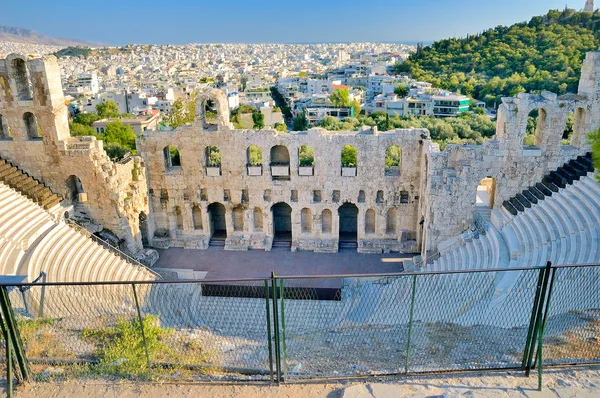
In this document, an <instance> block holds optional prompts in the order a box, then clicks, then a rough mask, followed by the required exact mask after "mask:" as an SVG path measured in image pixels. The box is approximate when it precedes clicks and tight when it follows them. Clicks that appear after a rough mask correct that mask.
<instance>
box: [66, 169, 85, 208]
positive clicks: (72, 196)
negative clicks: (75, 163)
mask: <svg viewBox="0 0 600 398" xmlns="http://www.w3.org/2000/svg"><path fill="white" fill-rule="evenodd" d="M66 184H67V190H68V193H67V198H68V199H69V200H70V201H71V202H77V201H79V194H81V193H84V192H85V191H84V190H83V184H82V183H81V180H80V179H79V177H77V176H76V175H71V176H69V178H67V183H66Z"/></svg>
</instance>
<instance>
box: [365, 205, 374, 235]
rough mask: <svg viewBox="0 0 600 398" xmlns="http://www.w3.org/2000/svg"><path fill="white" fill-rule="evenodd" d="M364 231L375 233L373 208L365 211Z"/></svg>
mask: <svg viewBox="0 0 600 398" xmlns="http://www.w3.org/2000/svg"><path fill="white" fill-rule="evenodd" d="M365 233H366V234H374V233H375V210H373V209H369V210H367V212H366V213H365Z"/></svg>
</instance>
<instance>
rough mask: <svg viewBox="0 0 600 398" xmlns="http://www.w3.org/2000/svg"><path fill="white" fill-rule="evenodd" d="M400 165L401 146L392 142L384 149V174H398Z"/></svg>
mask: <svg viewBox="0 0 600 398" xmlns="http://www.w3.org/2000/svg"><path fill="white" fill-rule="evenodd" d="M401 166H402V148H400V147H399V146H398V145H396V144H392V145H390V146H388V147H387V149H386V150H385V175H386V176H396V175H400V167H401Z"/></svg>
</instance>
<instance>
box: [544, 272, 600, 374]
mask: <svg viewBox="0 0 600 398" xmlns="http://www.w3.org/2000/svg"><path fill="white" fill-rule="evenodd" d="M555 272H556V273H555V276H554V284H553V288H552V295H551V297H550V303H549V308H548V318H547V321H546V327H545V330H544V340H543V354H544V364H572V363H594V362H599V361H600V267H576V268H557V269H556V270H555Z"/></svg>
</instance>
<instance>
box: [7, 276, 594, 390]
mask: <svg viewBox="0 0 600 398" xmlns="http://www.w3.org/2000/svg"><path fill="white" fill-rule="evenodd" d="M24 286H28V287H30V288H28V289H26V290H25V291H24V293H23V294H21V292H20V290H19V288H21V287H24ZM42 290H43V292H44V293H43V297H42ZM598 291H600V265H579V266H551V265H550V264H548V265H547V266H546V267H537V268H510V269H491V270H475V271H450V272H430V273H425V272H413V273H400V274H366V275H322V276H281V277H279V276H277V275H275V274H274V273H273V274H272V275H271V277H269V278H250V279H230V280H198V281H192V280H182V281H164V280H158V281H143V282H98V283H92V282H81V283H41V284H40V283H37V284H17V285H15V284H11V285H9V284H0V307H1V309H2V316H3V320H4V323H3V327H4V339H5V341H6V342H7V343H8V344H7V345H6V346H7V347H9V352H11V355H12V357H13V358H14V359H15V361H14V363H15V364H16V367H15V369H14V371H15V374H16V376H17V378H18V379H19V380H31V379H36V378H48V372H47V371H46V369H47V366H48V365H51V366H52V369H54V370H55V369H56V368H57V367H60V369H61V372H60V376H58V378H60V377H67V376H71V375H74V376H77V375H79V376H82V375H83V376H86V375H95V376H120V377H127V378H139V379H147V378H151V379H153V380H157V379H158V380H182V379H183V380H201V379H214V378H215V377H217V378H219V379H223V378H225V379H226V380H239V381H248V380H255V381H260V380H262V381H265V382H274V383H281V382H285V381H291V380H304V379H326V378H338V379H339V378H348V377H372V376H392V375H406V374H418V373H428V372H447V371H475V370H476V371H486V370H497V369H514V370H522V371H524V372H525V373H526V374H527V375H528V374H529V372H531V370H533V369H535V370H536V371H537V373H538V377H539V387H540V388H541V386H542V370H543V366H556V365H562V366H567V365H571V364H592V363H598V362H600V341H598V336H600V295H598V293H597V292H598ZM40 306H43V307H44V311H43V316H39V314H40V312H39V311H38V310H37V309H38V308H39V307H40ZM11 346H12V351H11V350H10V347H11ZM7 361H8V362H7V363H10V359H9V358H8V357H7ZM29 364H35V365H36V366H35V367H33V366H32V367H31V368H30V366H29ZM12 371H13V369H10V370H8V369H7V372H12ZM9 379H11V380H12V375H9Z"/></svg>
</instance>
